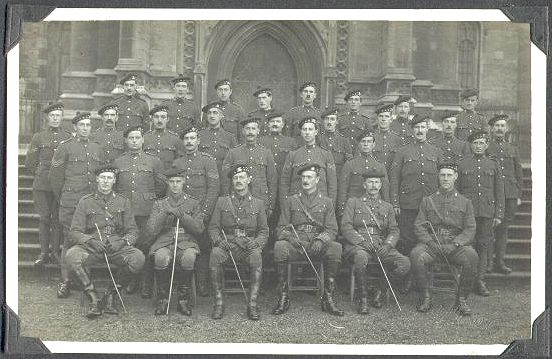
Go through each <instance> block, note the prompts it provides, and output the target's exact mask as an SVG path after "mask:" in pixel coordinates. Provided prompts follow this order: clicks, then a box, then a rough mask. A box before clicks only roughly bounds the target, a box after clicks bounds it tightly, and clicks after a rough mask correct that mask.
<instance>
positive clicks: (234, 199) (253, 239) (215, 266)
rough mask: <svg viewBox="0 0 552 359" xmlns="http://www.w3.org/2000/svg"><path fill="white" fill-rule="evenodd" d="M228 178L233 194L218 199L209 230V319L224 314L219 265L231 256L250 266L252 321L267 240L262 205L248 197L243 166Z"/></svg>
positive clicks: (255, 316)
mask: <svg viewBox="0 0 552 359" xmlns="http://www.w3.org/2000/svg"><path fill="white" fill-rule="evenodd" d="M228 176H229V177H231V178H232V192H231V193H230V194H229V195H228V196H223V197H219V199H218V200H217V203H216V205H215V210H214V211H213V216H212V217H211V222H209V228H208V232H209V236H210V237H211V241H212V243H213V250H212V251H211V257H210V258H209V271H210V274H211V283H212V284H213V289H214V292H215V306H214V309H213V314H212V316H211V317H212V318H213V319H221V318H222V316H223V314H224V306H223V298H222V280H223V277H222V276H223V275H224V273H223V269H222V265H223V264H224V263H226V262H230V260H231V258H230V255H233V257H234V260H236V261H238V262H240V261H243V262H246V263H248V264H249V273H250V279H249V303H248V305H247V316H248V318H249V319H251V320H259V319H260V316H259V312H258V309H257V296H258V294H259V287H260V285H261V273H262V268H263V263H262V251H263V248H264V246H265V244H266V242H267V240H268V223H267V219H266V209H265V202H264V201H263V200H262V199H258V198H255V197H253V196H252V195H251V193H249V183H250V182H251V176H250V174H249V172H248V169H247V166H246V165H241V164H240V165H236V166H234V168H233V169H232V170H231V171H230V172H229V173H228Z"/></svg>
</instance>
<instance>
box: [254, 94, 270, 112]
mask: <svg viewBox="0 0 552 359" xmlns="http://www.w3.org/2000/svg"><path fill="white" fill-rule="evenodd" d="M257 105H258V106H259V108H260V109H261V110H270V108H271V107H272V95H269V94H267V93H266V92H263V93H261V94H259V96H257Z"/></svg>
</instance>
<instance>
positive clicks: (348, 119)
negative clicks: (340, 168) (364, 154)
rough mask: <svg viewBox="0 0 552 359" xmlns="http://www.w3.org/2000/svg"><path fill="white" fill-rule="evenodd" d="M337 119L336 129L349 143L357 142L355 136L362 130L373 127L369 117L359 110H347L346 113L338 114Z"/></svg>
mask: <svg viewBox="0 0 552 359" xmlns="http://www.w3.org/2000/svg"><path fill="white" fill-rule="evenodd" d="M337 119H338V122H337V130H338V131H339V133H341V134H342V135H343V136H345V138H347V139H348V140H349V141H350V142H351V144H354V143H356V142H357V137H358V135H360V134H361V133H362V131H364V130H369V129H372V128H373V127H374V126H373V123H372V121H371V120H370V118H368V116H364V115H363V114H361V113H359V112H351V111H349V112H347V113H343V114H340V115H339V116H338V117H337Z"/></svg>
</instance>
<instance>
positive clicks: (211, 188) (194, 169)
mask: <svg viewBox="0 0 552 359" xmlns="http://www.w3.org/2000/svg"><path fill="white" fill-rule="evenodd" d="M181 138H182V142H183V145H184V150H185V151H184V154H183V155H182V157H180V158H177V159H176V160H174V162H173V167H174V168H177V169H180V170H183V171H184V172H183V173H182V175H183V176H185V181H184V188H183V190H184V192H185V193H186V194H189V195H190V196H191V197H193V198H195V199H197V200H198V201H199V205H200V207H201V210H202V212H203V218H204V222H205V224H207V223H209V220H210V218H211V214H212V213H213V209H214V208H215V202H216V200H217V198H218V195H219V190H220V181H219V171H218V168H217V163H216V161H215V159H214V157H213V156H211V155H209V154H207V153H204V152H199V151H198V148H199V143H200V140H199V130H197V129H196V128H195V127H190V128H187V129H186V130H184V131H183V132H182V134H181ZM205 237H206V232H205V233H203V235H202V238H203V239H201V240H199V241H198V244H199V249H200V254H199V258H198V260H197V272H196V274H197V279H198V292H199V295H200V296H202V297H206V296H207V295H208V294H209V292H208V289H207V288H208V287H207V278H208V274H209V255H210V253H211V242H210V241H209V240H208V238H205Z"/></svg>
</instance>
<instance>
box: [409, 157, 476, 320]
mask: <svg viewBox="0 0 552 359" xmlns="http://www.w3.org/2000/svg"><path fill="white" fill-rule="evenodd" d="M457 178H458V172H457V167H456V165H455V164H451V163H442V164H440V165H439V189H438V190H437V191H436V192H435V193H433V194H431V195H429V196H427V197H426V196H424V198H423V200H422V201H421V203H420V211H419V212H418V216H417V217H416V222H415V225H414V230H415V232H416V237H417V238H418V244H417V245H416V247H414V249H412V253H410V262H411V263H412V269H413V272H414V276H415V277H416V281H417V282H418V288H419V289H420V291H421V300H420V303H419V305H418V306H417V308H416V309H417V310H418V311H419V312H422V313H425V312H428V311H429V310H430V309H431V307H432V299H431V292H430V289H429V275H428V266H429V265H430V264H431V263H433V261H434V260H435V259H436V258H439V259H440V260H443V257H446V258H447V260H448V262H449V263H450V264H451V265H453V266H454V265H457V266H460V267H461V272H460V278H459V282H458V288H457V291H456V301H455V304H454V309H455V311H456V312H457V313H458V314H460V315H462V316H468V315H471V313H472V312H471V309H470V307H469V306H468V303H467V302H466V300H467V298H468V294H469V293H470V291H471V290H472V287H473V281H474V278H475V274H476V271H477V253H476V252H475V250H474V249H473V248H472V246H471V243H472V242H473V237H474V235H475V217H474V215H473V206H472V203H471V201H470V200H469V199H467V198H466V197H464V196H462V195H461V194H460V193H458V191H457V190H456V189H455V188H454V183H455V181H456V179H457ZM432 228H433V230H434V231H435V234H434V233H433V230H432ZM435 236H437V238H436V237H435Z"/></svg>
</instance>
